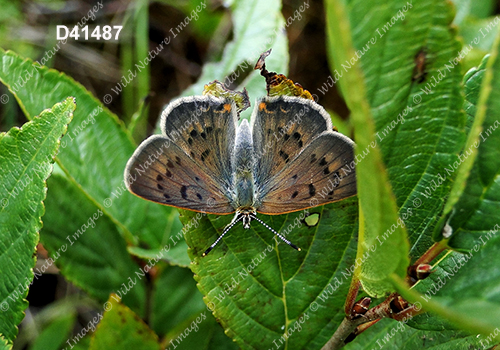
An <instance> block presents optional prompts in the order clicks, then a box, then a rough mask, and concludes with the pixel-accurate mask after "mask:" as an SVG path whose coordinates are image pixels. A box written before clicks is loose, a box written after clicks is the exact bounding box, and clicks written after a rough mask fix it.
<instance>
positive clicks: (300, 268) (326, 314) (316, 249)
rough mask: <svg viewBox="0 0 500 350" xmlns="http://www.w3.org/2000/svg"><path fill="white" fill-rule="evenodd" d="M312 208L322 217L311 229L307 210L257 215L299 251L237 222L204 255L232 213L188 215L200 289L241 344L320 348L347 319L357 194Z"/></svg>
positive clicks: (248, 346)
mask: <svg viewBox="0 0 500 350" xmlns="http://www.w3.org/2000/svg"><path fill="white" fill-rule="evenodd" d="M313 213H318V214H319V215H320V217H321V218H320V220H319V223H318V224H317V225H316V226H313V227H309V226H307V225H306V224H305V223H304V222H303V220H304V218H305V216H306V215H307V211H304V212H297V213H292V214H288V215H280V216H267V215H259V217H260V218H261V219H262V220H263V221H264V222H265V223H266V224H267V225H269V226H271V227H273V228H274V229H275V230H277V231H279V232H280V233H281V234H283V235H285V236H286V237H287V239H289V240H291V241H292V242H293V243H295V244H296V245H298V246H299V247H301V248H302V251H301V252H297V251H296V250H293V249H291V248H290V247H289V246H288V245H286V244H282V242H281V241H279V242H278V241H277V240H276V238H275V236H274V235H273V234H272V232H270V231H269V230H268V229H267V228H265V227H263V226H262V225H258V223H256V222H255V223H253V224H252V226H251V228H250V229H244V228H243V227H242V225H235V226H234V227H233V229H232V230H231V231H230V232H229V234H227V235H226V236H225V237H224V238H223V239H222V242H220V243H219V245H218V246H217V247H216V248H215V249H214V250H213V251H211V252H210V254H208V255H207V256H206V257H204V258H202V257H201V255H202V253H203V252H204V251H205V250H206V249H207V247H208V246H209V245H210V244H212V243H213V241H214V240H215V239H216V238H217V237H218V236H219V235H220V233H221V232H222V230H223V228H224V227H225V225H227V224H228V223H229V222H230V221H231V219H232V218H231V216H212V215H209V216H206V215H203V214H201V213H192V212H187V211H185V212H183V215H182V216H181V221H183V223H184V224H185V225H190V226H192V227H193V228H192V229H191V230H189V231H188V232H187V233H186V240H187V242H188V245H189V246H190V249H189V254H190V256H191V257H192V260H193V264H192V265H191V269H192V270H193V272H194V273H195V279H196V280H197V281H198V288H199V289H200V290H201V292H202V293H203V294H204V295H205V303H206V304H207V305H208V307H209V308H210V309H211V310H214V316H215V318H216V319H217V320H218V322H219V323H220V324H221V325H222V326H223V327H224V329H225V331H226V334H227V335H228V336H230V337H231V338H233V339H234V340H235V341H236V342H237V343H238V345H239V346H240V348H242V349H269V348H272V347H276V346H278V347H279V348H286V349H302V348H304V347H308V348H320V347H321V346H322V345H323V344H324V343H326V341H327V340H328V339H329V338H330V337H331V336H332V334H333V332H334V330H335V328H336V327H337V326H338V325H339V324H340V322H341V321H342V319H343V317H344V310H343V304H344V299H345V295H346V293H347V290H348V287H349V283H350V278H351V277H352V273H353V270H352V269H350V268H351V267H352V266H353V264H354V257H355V246H356V239H355V238H352V236H353V234H354V233H355V232H356V231H357V199H356V198H355V197H354V198H349V199H346V200H343V201H341V202H337V203H333V204H330V205H327V206H324V207H318V208H313V209H309V214H313ZM195 223H196V225H195ZM195 226H197V227H195ZM285 334H286V335H287V337H285V336H284V335H285ZM284 344H286V345H284Z"/></svg>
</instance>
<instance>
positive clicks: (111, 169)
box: [0, 50, 189, 282]
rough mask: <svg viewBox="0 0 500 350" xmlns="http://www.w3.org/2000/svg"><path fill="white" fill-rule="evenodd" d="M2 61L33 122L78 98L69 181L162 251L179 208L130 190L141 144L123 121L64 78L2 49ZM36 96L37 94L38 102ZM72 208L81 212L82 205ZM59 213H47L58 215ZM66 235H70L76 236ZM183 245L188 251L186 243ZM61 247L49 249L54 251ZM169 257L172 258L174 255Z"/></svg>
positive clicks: (65, 164)
mask: <svg viewBox="0 0 500 350" xmlns="http://www.w3.org/2000/svg"><path fill="white" fill-rule="evenodd" d="M0 62H1V65H0V81H2V82H3V83H4V84H5V85H7V86H8V87H9V89H10V90H11V91H12V92H13V93H14V94H15V96H16V99H17V101H18V102H19V105H20V106H21V108H22V109H23V111H24V112H25V114H26V116H27V117H28V118H32V117H33V116H34V115H35V114H36V113H37V111H39V110H42V109H43V108H47V107H48V106H51V105H52V104H54V103H55V102H57V101H58V100H61V99H62V98H63V97H64V96H68V95H71V96H75V98H76V99H77V101H78V109H77V111H76V113H75V115H74V121H73V123H72V124H71V126H70V127H69V129H68V135H67V137H66V139H65V140H64V142H63V143H62V144H61V146H62V150H61V152H60V153H59V155H58V158H57V159H58V164H59V165H60V167H61V168H62V169H63V171H64V173H65V174H66V176H67V177H68V179H69V181H71V182H72V183H73V184H74V185H75V186H77V188H78V189H79V191H80V192H81V193H82V195H85V196H86V197H88V198H89V199H90V200H91V201H92V202H93V203H94V204H93V205H94V206H95V210H97V209H98V208H99V209H100V210H101V211H102V212H103V213H104V215H105V216H107V217H108V218H109V219H110V220H112V221H113V222H114V223H115V225H116V226H118V227H119V228H120V233H121V234H122V235H123V236H124V238H125V239H126V240H127V241H128V243H129V244H133V245H140V246H141V247H143V248H150V249H159V248H160V249H161V248H162V247H163V246H164V245H165V244H167V243H168V241H169V232H167V230H166V226H167V225H168V223H167V222H166V218H167V217H168V216H169V213H170V212H172V211H173V209H171V208H168V207H164V206H161V205H157V204H154V203H148V202H147V201H144V200H143V199H140V198H136V197H135V196H133V195H132V194H130V193H129V192H128V191H127V190H126V188H125V184H124V181H123V170H124V169H125V164H126V162H127V160H128V159H129V157H130V156H131V155H132V153H133V151H134V149H135V147H136V145H135V144H134V142H133V141H132V139H131V137H130V135H129V134H128V133H127V131H126V130H125V128H124V127H123V125H122V123H121V122H120V121H119V120H118V118H117V117H116V116H115V115H114V114H112V113H111V112H110V111H109V110H107V109H106V108H105V107H103V106H102V104H101V103H100V102H99V101H98V100H97V99H96V98H95V97H93V96H92V95H91V94H90V93H89V92H88V91H87V90H85V89H84V88H83V87H82V86H81V85H80V84H79V83H77V82H75V81H74V80H73V79H71V78H69V77H67V76H66V75H64V74H61V73H59V72H57V71H55V70H51V69H47V68H46V67H40V66H39V65H38V64H37V63H33V62H32V61H31V60H24V61H23V60H22V59H21V58H20V57H18V56H16V55H15V54H14V53H12V52H7V53H6V52H4V51H2V50H0ZM33 91H36V98H34V95H33ZM110 94H112V92H110ZM108 97H109V96H107V97H106V98H105V100H107V98H108ZM47 201H48V202H54V204H56V205H57V204H58V203H59V198H55V197H52V195H51V193H50V192H49V195H48V198H47ZM72 205H73V206H75V207H76V208H78V205H79V203H78V202H73V203H72ZM58 210H64V208H59V209H58ZM58 210H55V211H53V212H48V213H47V214H48V215H55V216H57V215H58V214H57V212H58ZM56 219H57V218H56ZM56 219H54V220H56ZM80 224H83V222H82V223H80ZM64 232H65V234H66V235H67V234H70V233H73V232H70V231H66V230H65V231H64ZM42 235H43V232H42ZM179 244H180V245H184V246H185V243H184V242H183V241H181V242H179ZM57 248H58V247H48V249H49V252H52V249H54V250H57ZM164 257H165V258H166V259H169V258H170V257H169V256H168V253H166V254H165V256H164ZM172 260H174V258H172ZM175 260H176V263H178V264H182V265H187V263H189V260H188V258H187V256H185V255H184V256H183V257H182V258H181V259H179V258H178V257H177V256H176V257H175ZM123 282H125V281H123Z"/></svg>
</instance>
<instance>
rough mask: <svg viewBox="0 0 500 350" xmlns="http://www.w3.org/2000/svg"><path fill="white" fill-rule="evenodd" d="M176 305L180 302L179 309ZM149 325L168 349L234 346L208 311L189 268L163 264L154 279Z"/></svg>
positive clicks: (225, 347)
mask: <svg viewBox="0 0 500 350" xmlns="http://www.w3.org/2000/svg"><path fill="white" fill-rule="evenodd" d="M179 305H183V307H182V308H181V309H180V308H179ZM151 309H152V314H151V328H152V329H153V330H155V332H156V333H157V334H158V335H160V336H161V337H162V336H164V335H166V337H165V340H164V341H163V344H164V346H165V347H167V348H171V349H174V348H175V349H178V350H183V349H206V350H209V349H237V348H238V347H237V346H236V344H235V343H234V342H233V341H232V340H231V339H229V338H228V337H227V336H226V335H225V334H224V330H223V329H222V327H221V326H220V325H219V324H218V323H217V322H216V321H215V319H214V317H213V316H212V315H211V311H210V310H209V309H207V307H206V305H205V304H204V303H203V298H202V295H201V293H200V292H199V290H198V289H197V288H196V282H195V281H193V279H192V273H191V271H188V270H186V269H181V268H178V267H167V268H166V269H164V270H163V271H161V273H160V276H159V277H158V278H157V280H156V281H155V288H154V291H153V299H152V306H151Z"/></svg>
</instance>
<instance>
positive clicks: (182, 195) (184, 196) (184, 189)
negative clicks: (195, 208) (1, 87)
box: [181, 186, 188, 199]
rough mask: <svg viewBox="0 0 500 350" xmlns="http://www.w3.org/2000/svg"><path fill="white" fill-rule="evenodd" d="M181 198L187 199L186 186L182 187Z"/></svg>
mask: <svg viewBox="0 0 500 350" xmlns="http://www.w3.org/2000/svg"><path fill="white" fill-rule="evenodd" d="M181 197H182V198H184V199H187V197H188V196H187V188H186V186H182V187H181Z"/></svg>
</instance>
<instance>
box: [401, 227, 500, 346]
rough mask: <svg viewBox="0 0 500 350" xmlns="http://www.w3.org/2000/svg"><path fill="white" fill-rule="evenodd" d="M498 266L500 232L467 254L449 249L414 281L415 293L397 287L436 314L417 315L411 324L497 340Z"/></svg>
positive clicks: (499, 315)
mask: <svg viewBox="0 0 500 350" xmlns="http://www.w3.org/2000/svg"><path fill="white" fill-rule="evenodd" d="M499 266H500V236H494V237H492V238H490V239H489V240H487V241H485V243H484V244H483V243H478V244H476V245H475V246H474V249H473V250H471V251H470V252H469V253H467V254H461V253H457V252H453V253H449V254H448V255H447V256H446V257H445V258H443V260H442V261H440V262H439V265H438V267H437V268H436V269H435V272H434V273H433V274H431V275H430V276H429V277H428V278H427V279H425V280H421V281H420V282H419V283H418V284H416V285H415V290H416V291H418V292H419V293H416V292H413V291H412V292H408V291H404V288H403V287H400V291H401V292H402V295H403V296H404V297H405V298H407V299H408V300H409V301H410V302H414V303H418V305H419V307H422V308H423V309H424V310H428V311H430V312H432V313H433V314H434V315H437V316H430V315H422V316H417V317H416V318H415V319H414V320H412V325H413V326H415V327H418V328H424V329H437V330H443V329H453V328H457V327H458V328H461V329H464V330H467V331H470V332H471V333H472V334H477V333H481V334H482V337H481V339H483V340H484V339H487V337H490V340H489V342H492V341H493V339H495V341H496V342H500V332H498V327H500V282H499V281H500V279H499V276H500V268H499ZM438 316H439V318H437V317H438ZM444 321H446V322H444ZM450 325H451V326H450ZM495 329H497V330H496V331H495ZM491 345H492V344H491Z"/></svg>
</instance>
